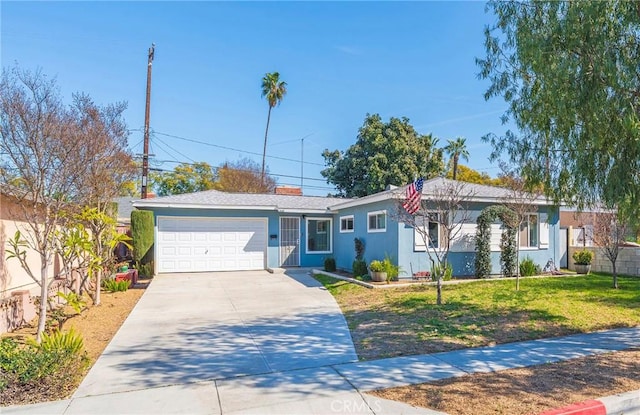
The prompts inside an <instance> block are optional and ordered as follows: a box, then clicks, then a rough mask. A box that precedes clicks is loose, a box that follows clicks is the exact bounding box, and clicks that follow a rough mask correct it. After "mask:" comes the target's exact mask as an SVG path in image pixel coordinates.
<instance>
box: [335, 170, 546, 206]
mask: <svg viewBox="0 0 640 415" xmlns="http://www.w3.org/2000/svg"><path fill="white" fill-rule="evenodd" d="M461 185H463V186H464V190H463V193H464V194H465V195H469V197H468V200H469V201H482V202H489V203H495V202H502V201H504V200H505V199H507V198H509V195H510V194H511V190H509V189H507V188H505V187H497V186H486V185H481V184H475V183H467V182H461V181H457V180H451V179H445V178H443V177H435V178H433V179H429V180H426V181H425V182H424V185H423V187H422V197H423V199H428V198H429V197H430V196H434V195H438V193H440V194H442V193H443V191H444V192H446V189H451V188H455V187H456V186H457V187H459V186H461ZM407 187H408V185H406V186H402V187H395V188H392V189H389V190H385V191H383V192H379V193H375V194H372V195H369V196H365V197H361V198H359V199H351V200H349V199H346V200H344V199H343V201H342V202H341V203H338V204H337V205H335V206H333V207H332V209H335V210H338V209H341V208H347V207H352V206H359V205H365V204H367V203H373V202H377V201H381V200H387V199H392V198H403V197H404V195H405V194H406V189H407ZM466 198H467V197H465V199H466ZM535 203H536V204H541V205H544V204H549V202H548V201H547V199H546V198H545V197H544V196H539V197H538V198H537V199H536V201H535Z"/></svg>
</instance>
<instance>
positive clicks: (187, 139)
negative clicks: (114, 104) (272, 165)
mask: <svg viewBox="0 0 640 415" xmlns="http://www.w3.org/2000/svg"><path fill="white" fill-rule="evenodd" d="M154 134H159V135H163V136H166V137H171V138H175V139H177V140H183V141H188V142H191V143H195V144H202V145H205V146H209V147H215V148H221V149H223V150H231V151H239V152H241V153H246V154H253V155H254V156H260V157H262V153H256V152H253V151H247V150H242V149H239V148H233V147H227V146H221V145H218V144H212V143H207V142H206V141H200V140H194V139H193V138H186V137H180V136H177V135H173V134H167V133H161V132H158V131H155V132H154ZM267 157H269V158H272V159H276V160H284V161H293V162H295V163H300V160H296V159H291V158H286V157H279V156H267ZM304 163H305V164H312V165H314V166H320V167H324V164H321V163H314V162H311V161H306V162H304Z"/></svg>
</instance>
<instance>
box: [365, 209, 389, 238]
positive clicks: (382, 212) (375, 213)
mask: <svg viewBox="0 0 640 415" xmlns="http://www.w3.org/2000/svg"><path fill="white" fill-rule="evenodd" d="M380 215H384V228H377V227H376V228H373V229H372V228H371V217H372V216H376V217H377V216H380ZM376 226H378V220H377V219H376ZM386 231H387V211H386V210H375V211H373V212H367V233H382V232H386Z"/></svg>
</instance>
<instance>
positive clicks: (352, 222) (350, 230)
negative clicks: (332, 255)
mask: <svg viewBox="0 0 640 415" xmlns="http://www.w3.org/2000/svg"><path fill="white" fill-rule="evenodd" d="M343 219H345V220H348V219H351V229H342V220H343ZM355 228H356V221H355V217H354V215H346V216H340V233H353V232H354V231H355Z"/></svg>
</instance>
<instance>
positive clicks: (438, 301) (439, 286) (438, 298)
mask: <svg viewBox="0 0 640 415" xmlns="http://www.w3.org/2000/svg"><path fill="white" fill-rule="evenodd" d="M437 278H438V280H437V283H436V293H437V294H436V304H437V305H442V275H438V276H437Z"/></svg>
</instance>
